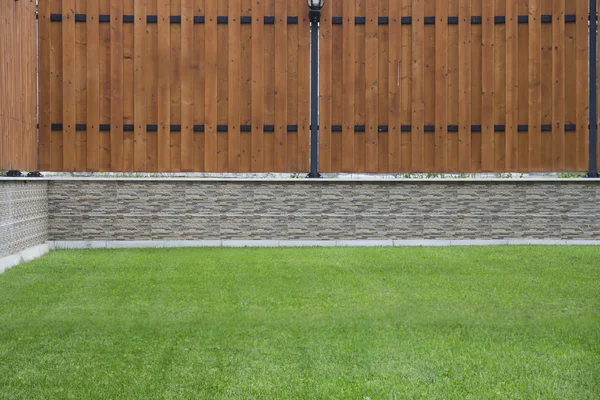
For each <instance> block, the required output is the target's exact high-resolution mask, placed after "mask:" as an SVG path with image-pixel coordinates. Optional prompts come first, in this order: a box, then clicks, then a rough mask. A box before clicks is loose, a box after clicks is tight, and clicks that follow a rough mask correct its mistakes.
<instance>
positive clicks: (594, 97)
mask: <svg viewBox="0 0 600 400" xmlns="http://www.w3.org/2000/svg"><path fill="white" fill-rule="evenodd" d="M596 11H597V10H596V0H590V15H591V16H592V18H590V27H589V32H590V39H589V43H590V53H589V56H590V60H589V62H590V66H589V68H590V71H589V74H590V78H589V84H590V93H589V95H590V109H589V113H590V116H589V118H590V132H589V136H590V138H589V157H588V160H589V164H588V175H587V176H588V177H589V178H598V164H597V158H596V151H597V145H598V128H597V125H596V124H597V123H598V92H597V90H598V89H597V86H596V84H597V79H598V77H597V73H596V68H597V62H598V58H597V54H598V41H597V39H598V37H597V27H598V21H597V20H596Z"/></svg>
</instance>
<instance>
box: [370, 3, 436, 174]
mask: <svg viewBox="0 0 600 400" xmlns="http://www.w3.org/2000/svg"><path fill="white" fill-rule="evenodd" d="M428 1H434V0H428ZM377 14H379V16H380V17H387V18H388V24H382V25H379V27H378V45H379V49H378V62H377V66H378V77H377V90H378V93H377V96H378V100H377V114H378V115H377V124H378V125H385V126H388V131H389V108H390V107H389V91H390V88H389V82H388V78H389V76H388V70H389V68H390V66H389V45H390V30H389V17H390V15H389V0H379V12H378V13H377ZM388 139H389V132H383V131H381V132H379V130H378V134H377V156H378V167H377V171H378V172H379V173H387V172H388V171H389V157H388V153H389V149H388V147H389V140H388Z"/></svg>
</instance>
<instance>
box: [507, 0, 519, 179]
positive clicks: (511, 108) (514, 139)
mask: <svg viewBox="0 0 600 400" xmlns="http://www.w3.org/2000/svg"><path fill="white" fill-rule="evenodd" d="M518 28H519V22H518V8H517V4H516V2H514V1H509V2H507V3H506V133H505V137H506V141H505V148H506V164H505V165H506V168H505V169H506V170H507V171H510V172H515V171H517V170H518V150H519V147H518V144H519V137H518V123H519V120H518V118H519V112H518V109H519V62H518V61H519V30H518Z"/></svg>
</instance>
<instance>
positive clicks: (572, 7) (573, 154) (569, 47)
mask: <svg viewBox="0 0 600 400" xmlns="http://www.w3.org/2000/svg"><path fill="white" fill-rule="evenodd" d="M576 12H577V4H576V2H572V1H565V13H566V14H571V15H572V14H575V13H576ZM576 75H577V25H576V24H573V23H569V24H566V26H565V101H564V105H565V124H570V125H575V127H577V77H576ZM577 135H578V130H576V131H568V132H565V169H566V170H567V171H576V170H577Z"/></svg>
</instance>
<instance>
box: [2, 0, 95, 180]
mask: <svg viewBox="0 0 600 400" xmlns="http://www.w3.org/2000/svg"><path fill="white" fill-rule="evenodd" d="M5 6H6V5H5ZM38 12H39V19H38V21H39V29H38V36H39V39H38V40H39V53H38V63H39V88H38V90H39V97H40V99H39V106H40V115H39V119H40V128H39V141H40V143H39V157H40V165H39V168H40V170H41V171H49V170H50V169H51V168H52V149H51V147H50V141H51V136H52V132H51V131H50V124H51V123H52V121H51V119H50V108H51V104H52V102H51V93H50V79H51V78H50V32H51V31H50V1H49V0H41V1H40V2H39V10H38ZM90 26H93V24H90ZM88 29H89V28H88ZM90 39H91V36H90V35H89V34H88V40H90ZM88 52H89V47H88ZM88 71H89V70H88ZM88 87H89V84H88ZM88 105H89V103H88ZM88 135H89V133H88ZM88 145H89V141H88ZM88 153H89V152H88ZM88 162H89V158H88ZM0 164H2V163H0ZM1 167H2V166H0V168H1Z"/></svg>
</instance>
